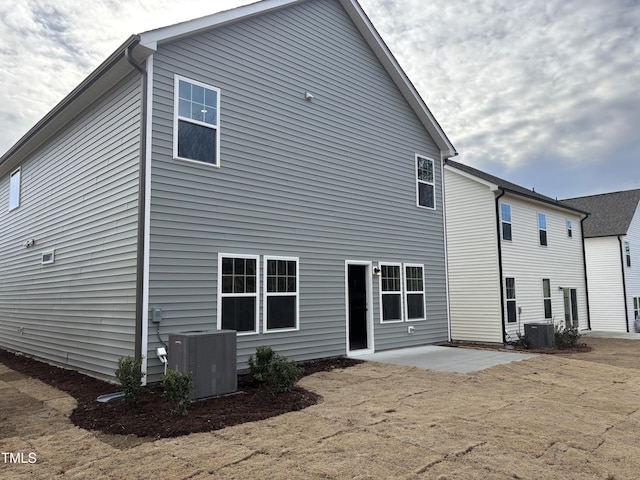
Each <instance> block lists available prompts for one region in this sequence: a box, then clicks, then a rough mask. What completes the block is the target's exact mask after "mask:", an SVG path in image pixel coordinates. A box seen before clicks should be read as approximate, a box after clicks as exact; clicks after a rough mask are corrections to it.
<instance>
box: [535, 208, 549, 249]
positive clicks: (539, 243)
mask: <svg viewBox="0 0 640 480" xmlns="http://www.w3.org/2000/svg"><path fill="white" fill-rule="evenodd" d="M540 215H544V224H545V227H544V228H542V227H541V226H540ZM537 218H538V246H540V247H548V246H549V232H548V231H547V222H548V221H549V219H548V218H547V214H546V213H544V212H538V214H537ZM540 232H544V233H545V239H546V241H547V243H546V244H544V245H543V244H542V242H541V241H540Z"/></svg>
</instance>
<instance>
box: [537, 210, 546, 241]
mask: <svg viewBox="0 0 640 480" xmlns="http://www.w3.org/2000/svg"><path fill="white" fill-rule="evenodd" d="M538 232H539V233H540V245H542V246H546V245H547V215H546V214H544V213H539V214H538Z"/></svg>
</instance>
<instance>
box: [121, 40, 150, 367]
mask: <svg viewBox="0 0 640 480" xmlns="http://www.w3.org/2000/svg"><path fill="white" fill-rule="evenodd" d="M139 43H140V39H139V37H136V38H134V41H133V42H132V43H131V44H129V45H128V46H127V47H126V49H125V51H124V58H125V59H126V60H127V62H129V63H130V64H131V66H133V68H135V69H136V70H137V71H138V72H139V73H140V75H141V77H140V82H141V95H142V98H141V102H142V104H141V109H142V112H141V115H140V158H139V163H138V231H137V237H138V238H137V246H136V250H137V251H136V313H135V319H136V320H135V325H136V326H135V358H136V359H143V361H145V360H146V358H144V356H145V355H144V353H146V352H143V351H142V339H143V300H144V286H145V283H144V282H145V278H144V258H145V257H144V253H145V242H144V239H145V223H146V222H145V214H146V195H145V192H146V171H147V164H146V159H147V128H146V126H147V120H148V118H147V70H146V68H145V67H144V66H143V65H141V64H140V63H138V62H137V61H136V60H135V59H134V58H133V55H132V50H133V49H134V48H135V47H136V46H137V45H138V44H139ZM144 371H146V368H143V372H144ZM145 379H146V376H145Z"/></svg>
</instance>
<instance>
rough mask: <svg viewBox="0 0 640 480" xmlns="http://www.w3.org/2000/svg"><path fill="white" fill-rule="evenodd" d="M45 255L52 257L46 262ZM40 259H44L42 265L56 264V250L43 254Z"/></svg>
mask: <svg viewBox="0 0 640 480" xmlns="http://www.w3.org/2000/svg"><path fill="white" fill-rule="evenodd" d="M45 255H51V259H50V260H46V261H45V259H44V256H45ZM40 258H41V259H42V261H41V263H42V265H50V264H52V263H55V262H56V251H55V249H51V250H46V251H44V252H42V255H41V257H40Z"/></svg>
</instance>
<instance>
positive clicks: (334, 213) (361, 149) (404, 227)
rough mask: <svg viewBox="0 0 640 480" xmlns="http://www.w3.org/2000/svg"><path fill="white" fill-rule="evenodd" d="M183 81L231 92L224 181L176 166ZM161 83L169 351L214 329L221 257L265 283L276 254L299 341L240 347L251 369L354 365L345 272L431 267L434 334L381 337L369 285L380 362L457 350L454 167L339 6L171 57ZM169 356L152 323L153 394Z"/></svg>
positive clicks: (261, 337) (166, 57)
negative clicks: (451, 296) (453, 333)
mask: <svg viewBox="0 0 640 480" xmlns="http://www.w3.org/2000/svg"><path fill="white" fill-rule="evenodd" d="M175 74H178V75H181V76H184V77H187V78H191V79H193V80H196V81H200V82H204V83H206V84H209V85H211V86H213V87H217V88H220V89H221V114H220V115H221V116H220V119H221V120H220V121H221V127H220V128H221V137H220V138H221V140H220V143H221V147H220V148H221V154H220V168H215V167H210V166H208V165H200V164H197V163H193V162H185V161H180V160H173V159H172V128H173V127H172V122H173V85H174V75H175ZM153 78H154V86H153V87H154V101H153V110H154V116H153V139H152V143H153V147H152V148H153V168H152V185H151V189H152V194H151V195H152V196H151V216H150V222H151V245H150V267H149V268H150V279H149V288H150V308H153V307H160V308H162V309H163V321H162V324H161V326H160V331H161V335H162V338H163V340H165V341H166V339H167V337H168V333H169V332H177V331H188V330H200V329H213V328H216V312H217V311H216V301H217V298H216V296H217V268H218V265H217V261H218V253H219V252H222V253H235V254H242V253H244V254H248V255H260V256H261V275H262V256H264V255H282V256H294V257H299V259H300V285H299V294H300V330H299V331H296V332H287V333H267V334H263V333H260V334H257V335H250V336H242V337H238V360H239V364H238V365H239V367H240V368H242V367H244V366H246V359H247V357H248V356H249V355H250V354H252V353H254V352H255V347H256V346H258V345H263V344H266V345H271V346H273V347H274V348H275V349H276V350H277V351H279V352H280V353H281V354H283V355H285V356H287V357H289V358H292V359H296V360H304V359H311V358H318V357H326V356H334V355H343V354H345V352H346V319H345V315H346V314H345V260H361V261H371V262H373V265H374V266H375V265H377V262H379V261H388V262H407V263H420V264H424V265H425V277H426V302H427V320H426V321H422V322H410V323H400V324H384V325H381V324H380V322H379V320H380V318H379V300H378V299H379V290H378V280H377V278H376V277H372V278H371V281H372V285H373V294H372V299H371V304H370V308H372V309H373V314H374V325H375V332H374V340H375V347H376V350H382V349H389V348H397V347H403V346H409V345H416V344H425V343H430V342H436V341H443V340H447V335H448V332H447V315H446V288H445V262H444V240H443V225H442V224H443V217H442V196H441V193H442V192H441V188H440V186H441V173H442V172H441V170H440V153H439V150H438V148H437V147H436V145H435V143H434V142H433V140H432V139H431V138H430V137H429V135H428V134H427V132H426V130H425V129H424V126H423V125H422V124H421V123H420V122H419V120H418V119H417V117H416V115H415V114H414V112H413V111H412V110H411V108H410V107H409V105H408V104H407V103H406V101H405V100H404V98H403V97H402V95H401V94H400V92H399V91H398V90H397V88H396V87H395V85H394V84H393V82H392V80H391V79H390V77H389V76H388V74H387V73H386V71H385V70H384V69H383V67H382V66H381V65H380V64H379V62H378V60H377V59H376V58H375V56H374V54H373V53H372V51H371V50H370V48H369V47H368V46H367V44H366V43H365V41H364V40H363V39H362V37H361V36H360V34H359V32H358V31H357V30H356V28H355V26H354V25H353V23H352V22H351V20H350V19H349V18H348V17H347V15H346V14H345V12H344V11H343V10H342V8H341V7H340V5H339V4H338V3H337V2H336V1H334V0H326V1H325V0H319V1H313V2H303V3H302V4H299V5H295V6H292V7H288V8H286V9H283V10H280V11H277V12H272V13H269V14H265V15H262V16H258V17H254V18H251V19H248V20H244V21H242V22H239V23H235V24H231V25H227V26H225V27H222V28H219V29H217V30H213V31H210V32H206V33H202V34H199V35H197V36H193V37H189V38H185V39H182V40H180V41H176V42H174V43H170V44H165V45H160V46H159V48H158V52H157V53H156V54H154V71H153ZM306 91H308V92H310V93H311V94H312V95H313V96H314V99H313V101H311V102H309V101H306V100H305V99H304V94H305V92H306ZM416 153H419V154H421V155H426V156H429V157H431V158H433V159H434V164H435V173H436V178H435V185H436V205H437V209H436V210H435V211H434V210H428V209H424V208H418V207H416V179H415V154H416ZM260 281H261V284H260V289H262V278H261V279H260ZM259 301H260V306H261V307H262V292H260V296H259ZM262 321H263V316H262V314H261V315H260V322H261V331H262ZM408 325H413V326H414V327H415V330H416V332H415V333H414V334H413V335H409V334H408V333H407V326H408ZM158 345H159V343H158V338H157V335H156V326H155V325H154V324H150V326H149V350H148V352H150V353H149V358H150V369H149V374H150V376H149V379H150V380H151V381H153V379H154V378H157V375H158V374H159V372H160V371H161V370H160V365H159V364H158V363H157V362H154V359H153V358H152V357H155V355H154V354H153V352H154V350H155V347H156V346H158Z"/></svg>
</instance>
